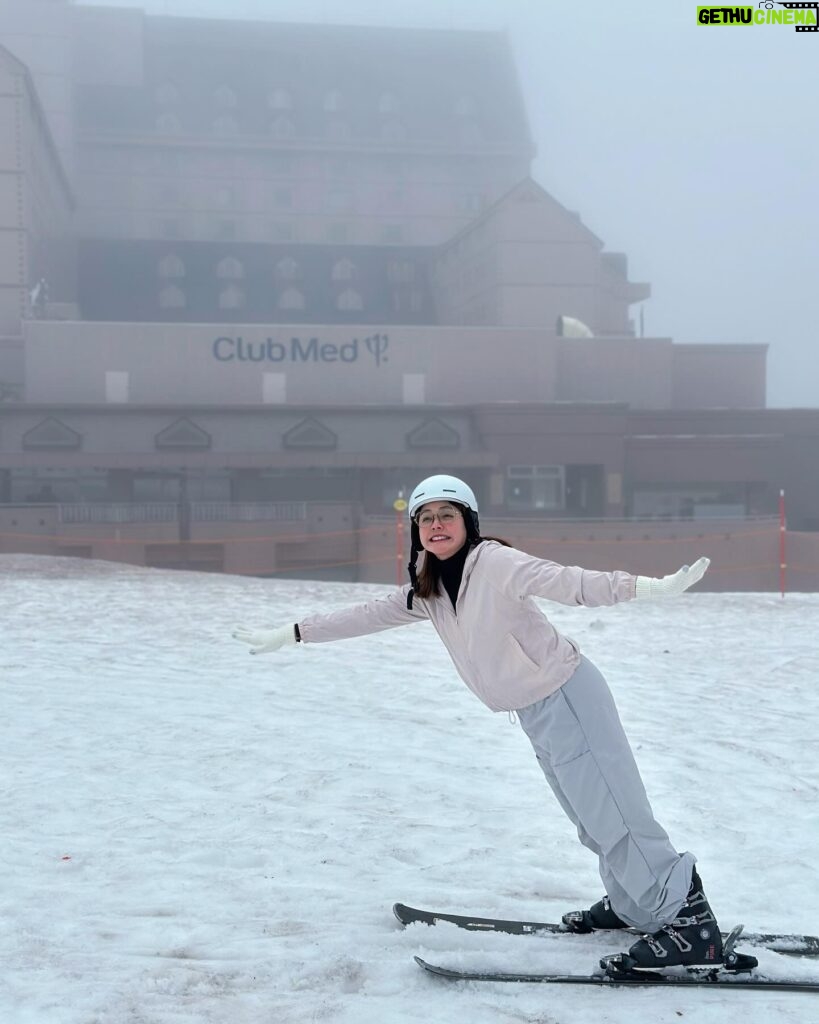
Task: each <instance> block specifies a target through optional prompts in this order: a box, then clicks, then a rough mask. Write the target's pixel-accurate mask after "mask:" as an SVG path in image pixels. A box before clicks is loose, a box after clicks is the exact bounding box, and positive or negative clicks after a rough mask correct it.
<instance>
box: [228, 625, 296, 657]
mask: <svg viewBox="0 0 819 1024" xmlns="http://www.w3.org/2000/svg"><path fill="white" fill-rule="evenodd" d="M233 639H234V640H240V641H241V642H242V643H243V644H250V653H251V654H267V652H268V651H278V650H280V648H282V647H287V646H288V645H289V644H295V643H297V642H298V641H297V640H296V627H295V626H293V625H290V626H279V628H278V629H250V628H249V627H247V626H236V627H235V628H234V630H233Z"/></svg>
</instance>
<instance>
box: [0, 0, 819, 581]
mask: <svg viewBox="0 0 819 1024" xmlns="http://www.w3.org/2000/svg"><path fill="white" fill-rule="evenodd" d="M0 40H1V41H2V44H3V45H2V47H0V550H20V549H21V548H23V549H30V550H45V551H57V552H64V553H74V554H81V555H94V556H100V557H114V558H124V559H127V560H129V561H134V562H143V563H147V564H158V565H180V564H181V565H195V566H199V567H204V568H215V569H225V570H229V571H239V572H259V573H268V572H270V573H273V572H283V571H288V572H294V573H302V574H306V575H320V574H322V573H324V574H328V575H331V576H335V577H336V578H342V579H388V580H389V579H392V578H394V577H395V574H396V570H395V565H396V562H397V561H400V558H401V556H400V555H399V554H398V553H397V551H396V541H395V539H394V531H393V525H392V521H393V519H394V518H395V513H394V512H393V511H392V510H393V505H394V503H395V501H396V499H397V498H399V496H400V495H401V494H402V493H406V492H407V491H408V489H409V488H410V487H411V486H412V485H413V484H414V483H415V482H416V481H417V480H418V478H419V477H420V476H423V475H426V474H428V473H430V472H436V471H439V470H447V471H451V472H454V473H457V474H460V475H463V476H465V477H467V478H468V479H469V481H470V483H472V484H473V485H474V487H475V489H476V491H477V492H478V494H479V496H480V498H481V502H482V513H483V518H484V521H485V522H490V521H491V523H492V524H493V528H494V529H495V532H499V531H503V532H505V533H506V534H507V535H509V536H511V537H512V538H513V539H518V540H520V541H521V542H522V543H523V542H527V543H529V546H530V547H532V549H533V550H537V549H538V545H540V546H541V548H543V546H544V545H554V543H560V544H561V545H562V549H561V553H560V557H561V560H569V557H572V558H573V559H574V560H577V561H580V560H582V556H584V555H585V556H586V557H585V561H586V562H587V563H588V562H589V560H590V558H589V556H590V557H591V560H592V561H596V563H597V564H601V562H605V563H607V564H622V565H623V566H624V567H629V566H630V565H637V564H638V563H636V562H635V559H637V557H638V555H637V553H636V552H637V549H636V548H635V544H636V542H637V541H638V540H640V541H642V544H643V546H642V548H641V549H640V550H639V559H640V561H639V567H640V568H641V570H643V571H651V570H653V569H655V568H656V569H657V571H660V570H662V569H664V568H665V562H664V558H665V554H664V553H665V552H669V551H671V550H672V548H670V547H669V544H668V542H669V540H670V534H669V530H671V531H672V533H673V537H674V538H675V539H676V540H678V541H679V542H680V543H682V544H683V548H682V549H679V551H682V553H683V554H686V555H687V553H688V547H690V548H691V550H692V552H693V550H694V548H695V547H696V542H700V546H702V543H704V542H705V540H706V538H707V541H708V544H709V550H711V551H712V552H713V553H714V554H715V555H716V554H717V552H721V554H720V557H721V558H722V559H723V576H722V578H720V576H719V574H718V573H715V574H713V578H714V579H715V581H716V583H715V585H722V586H743V587H744V586H754V587H773V586H776V585H777V584H778V578H779V577H778V570H779V564H778V563H779V561H780V560H781V556H780V555H779V551H778V547H777V546H776V545H778V543H779V530H778V526H777V525H776V524H774V523H773V522H772V520H770V518H769V517H773V516H775V515H776V514H777V512H778V508H779V496H780V491H781V490H782V489H784V490H785V492H786V494H787V500H788V515H789V527H790V529H791V531H792V537H793V540H792V543H795V544H802V545H803V546H804V551H805V552H806V553H805V554H804V555H803V556H800V558H801V569H798V570H796V571H797V572H798V573H801V575H799V576H798V577H797V578H794V579H792V580H791V585H793V586H800V587H808V586H811V587H812V586H816V585H819V548H817V547H815V546H813V542H814V541H815V540H819V410H773V409H767V408H766V403H765V358H766V346H765V345H747V344H722V345H692V344H678V343H674V342H673V341H672V340H671V339H669V338H649V337H643V336H639V335H640V334H641V332H639V331H637V330H636V329H635V322H638V323H639V319H640V318H639V315H635V304H636V303H639V302H642V301H643V300H645V299H646V298H647V297H648V295H649V292H650V289H649V286H648V285H646V284H642V283H635V282H632V281H630V280H629V275H628V267H627V260H626V257H625V256H624V255H623V254H622V253H618V252H608V251H606V250H605V248H604V245H603V243H602V242H601V240H600V239H599V238H597V237H596V236H595V234H594V233H593V231H592V230H590V229H589V227H587V226H586V225H585V224H584V223H583V221H582V220H581V218H580V216H579V214H577V213H575V212H573V211H570V210H567V209H565V208H564V207H563V206H562V205H561V204H560V202H559V201H558V199H556V198H555V197H552V196H550V195H549V194H548V193H547V192H546V191H544V189H543V188H541V187H540V186H539V185H538V184H537V183H536V182H535V181H533V180H532V178H531V177H530V168H531V161H532V158H533V155H534V147H533V144H532V140H531V138H530V136H529V131H528V127H527V120H526V112H525V108H524V104H523V101H522V97H521V93H520V89H519V86H518V83H517V78H516V72H515V67H514V62H513V59H512V56H511V53H510V50H509V46H508V43H507V40H506V38H505V37H504V36H503V35H501V34H497V33H491V32H454V31H453V32H449V31H419V30H391V29H390V30H388V29H375V28H370V29H368V28H342V27H326V26H300V25H284V24H274V23H267V22H265V23H255V22H240V21H225V20H218V21H217V20H202V19H187V18H186V19H181V18H171V17H149V16H146V15H145V14H144V13H142V12H141V11H139V10H137V9H113V8H104V7H82V6H77V5H75V4H71V3H69V2H68V0H0ZM612 198H613V201H616V197H612ZM668 244H672V242H671V241H669V243H668ZM559 317H570V318H572V320H576V321H580V322H581V323H582V324H584V325H586V326H587V327H588V328H589V333H590V335H591V336H563V334H564V333H565V332H559V331H558V330H557V328H556V325H557V321H558V318H559ZM568 333H570V334H571V333H572V332H571V331H570V332H568ZM385 517H390V519H389V520H387V519H385ZM627 519H630V520H632V522H626V521H625V520H627ZM592 523H594V524H595V526H594V530H593V532H591V533H590V530H591V526H590V524H592ZM709 524H710V525H709ZM715 524H718V525H715ZM726 524H727V525H726ZM814 531H816V532H814ZM740 536H741V537H742V543H731V539H732V538H733V539H734V540H735V541H736V538H738V537H740ZM753 537H757V538H764V539H758V540H757V541H754V540H752V538H753ZM686 538H688V540H686ZM592 541H593V542H594V543H595V544H597V545H598V546H597V547H594V548H590V547H587V548H586V549H585V550H583V549H582V548H581V547H579V546H580V545H582V544H586V545H589V544H590V543H592ZM651 541H654V542H655V543H654V544H653V545H652V544H651V543H650V542H651ZM398 543H399V544H400V543H401V538H400V536H399V538H398ZM686 544H687V545H688V546H686ZM754 544H756V545H757V547H754ZM629 545H630V546H629ZM763 549H764V550H763ZM800 550H801V549H800ZM679 551H678V549H676V548H674V549H673V554H674V555H675V556H676V555H677V554H678V553H679ZM772 552H773V553H772ZM811 552H814V554H811ZM772 560H773V561H772ZM774 562H775V563H776V564H775V565H774V564H773V563H774ZM715 565H716V563H715ZM604 567H605V566H604ZM814 568H815V569H816V572H814V571H813V569H814ZM763 570H764V571H763Z"/></svg>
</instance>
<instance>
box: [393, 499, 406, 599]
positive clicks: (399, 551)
mask: <svg viewBox="0 0 819 1024" xmlns="http://www.w3.org/2000/svg"><path fill="white" fill-rule="evenodd" d="M403 561H404V514H403V513H402V512H396V514H395V584H396V586H398V587H400V586H401V579H402V576H403V565H402V563H403Z"/></svg>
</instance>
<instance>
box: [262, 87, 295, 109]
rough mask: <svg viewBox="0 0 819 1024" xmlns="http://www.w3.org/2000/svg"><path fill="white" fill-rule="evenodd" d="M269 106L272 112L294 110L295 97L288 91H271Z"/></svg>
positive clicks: (268, 100) (268, 95) (268, 98)
mask: <svg viewBox="0 0 819 1024" xmlns="http://www.w3.org/2000/svg"><path fill="white" fill-rule="evenodd" d="M267 105H268V106H269V107H270V109H271V110H292V109H293V97H292V96H291V95H290V93H289V92H288V91H287V90H286V89H271V91H270V92H269V93H268V94H267Z"/></svg>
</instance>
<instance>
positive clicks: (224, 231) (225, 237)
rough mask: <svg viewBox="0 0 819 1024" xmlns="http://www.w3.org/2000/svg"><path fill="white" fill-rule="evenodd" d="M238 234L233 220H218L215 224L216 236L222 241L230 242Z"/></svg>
mask: <svg viewBox="0 0 819 1024" xmlns="http://www.w3.org/2000/svg"><path fill="white" fill-rule="evenodd" d="M238 234H239V229H238V226H237V224H236V221H235V220H220V221H219V223H218V224H217V225H216V237H217V238H218V239H219V240H220V241H222V242H232V241H233V240H234V239H235V238H236V236H237V235H238Z"/></svg>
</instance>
